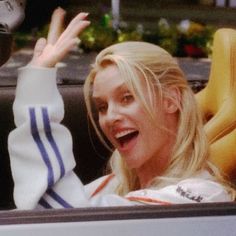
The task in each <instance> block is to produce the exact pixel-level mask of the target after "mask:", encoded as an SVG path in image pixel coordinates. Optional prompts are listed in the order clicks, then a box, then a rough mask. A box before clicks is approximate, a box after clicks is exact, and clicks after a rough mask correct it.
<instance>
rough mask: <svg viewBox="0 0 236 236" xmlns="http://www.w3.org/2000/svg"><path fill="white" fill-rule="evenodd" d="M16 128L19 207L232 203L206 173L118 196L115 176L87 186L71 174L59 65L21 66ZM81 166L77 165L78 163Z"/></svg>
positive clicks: (12, 138)
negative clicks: (57, 73)
mask: <svg viewBox="0 0 236 236" xmlns="http://www.w3.org/2000/svg"><path fill="white" fill-rule="evenodd" d="M13 111H14V118H15V124H16V129H15V130H13V131H12V132H11V133H10V135H9V140H8V144H9V153H10V159H11V168H12V175H13V179H14V184H15V187H14V199H15V204H16V206H17V208H18V209H34V208H38V207H43V208H72V207H88V206H121V205H138V204H175V203H196V202H221V201H230V200H231V198H230V196H229V194H228V193H227V191H226V190H225V189H224V187H223V186H222V185H220V184H219V183H217V182H214V181H213V180H212V179H211V177H210V175H209V174H208V173H207V172H203V173H202V174H200V175H199V176H196V177H194V178H191V179H186V180H183V181H181V182H179V183H178V184H175V185H170V186H167V187H164V188H161V189H142V190H138V191H133V192H130V193H128V194H127V195H126V196H124V197H120V196H118V195H116V194H115V193H114V191H115V188H116V186H117V184H118V180H117V179H116V177H115V176H114V175H113V174H111V175H108V176H104V177H101V178H99V179H97V180H95V181H93V182H92V183H90V184H88V185H86V186H84V185H83V184H82V183H81V181H80V179H79V178H78V177H77V175H76V174H75V173H74V172H73V168H74V167H75V160H74V156H73V153H72V139H71V134H70V132H69V130H68V129H67V128H66V127H64V126H63V125H61V124H60V122H61V120H62V119H63V116H64V107H63V101H62V97H61V95H60V94H59V92H58V89H57V84H56V69H54V68H53V69H49V68H36V67H25V68H22V69H20V70H19V78H18V85H17V89H16V98H15V102H14V106H13ZM78 165H79V163H78Z"/></svg>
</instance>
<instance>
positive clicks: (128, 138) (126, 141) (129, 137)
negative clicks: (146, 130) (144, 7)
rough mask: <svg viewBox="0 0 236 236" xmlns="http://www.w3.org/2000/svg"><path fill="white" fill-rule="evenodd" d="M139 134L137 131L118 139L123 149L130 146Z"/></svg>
mask: <svg viewBox="0 0 236 236" xmlns="http://www.w3.org/2000/svg"><path fill="white" fill-rule="evenodd" d="M138 134H139V132H138V131H137V130H135V131H132V132H129V133H127V134H125V135H123V136H121V137H118V138H116V140H117V141H118V143H119V145H120V146H121V148H123V147H125V146H126V145H128V144H129V143H130V142H131V141H132V140H134V139H135V138H136V137H137V136H138Z"/></svg>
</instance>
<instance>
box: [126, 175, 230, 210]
mask: <svg viewBox="0 0 236 236" xmlns="http://www.w3.org/2000/svg"><path fill="white" fill-rule="evenodd" d="M126 197H127V198H128V199H129V200H133V201H141V202H143V203H150V204H153V203H157V204H162V205H163V204H177V203H206V202H226V201H232V200H231V196H230V195H229V194H228V192H227V190H226V189H225V188H224V186H223V185H221V184H220V183H217V182H216V181H214V180H212V179H211V178H210V177H209V176H207V175H205V174H203V175H202V174H201V175H199V176H196V177H193V178H188V179H185V180H181V181H180V182H178V183H176V184H172V185H168V186H165V187H163V188H159V189H156V188H150V189H142V190H138V191H133V192H130V193H129V194H128V195H127V196H126Z"/></svg>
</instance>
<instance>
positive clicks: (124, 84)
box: [92, 82, 130, 101]
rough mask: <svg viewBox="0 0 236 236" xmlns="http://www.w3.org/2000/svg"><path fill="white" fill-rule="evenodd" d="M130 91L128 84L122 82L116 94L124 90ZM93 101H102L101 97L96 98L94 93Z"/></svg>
mask: <svg viewBox="0 0 236 236" xmlns="http://www.w3.org/2000/svg"><path fill="white" fill-rule="evenodd" d="M124 89H126V90H129V88H128V86H127V84H126V83H125V82H122V83H121V84H120V85H119V86H118V87H116V89H115V94H116V93H120V92H121V91H122V90H124ZM129 91H130V90H129ZM92 99H94V100H96V101H99V100H100V97H97V96H94V95H93V93H92Z"/></svg>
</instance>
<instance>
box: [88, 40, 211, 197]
mask: <svg viewBox="0 0 236 236" xmlns="http://www.w3.org/2000/svg"><path fill="white" fill-rule="evenodd" d="M109 64H115V65H116V66H117V68H118V70H119V72H120V74H121V76H122V78H123V79H124V80H125V82H126V83H127V86H128V87H129V89H130V91H131V92H132V93H133V94H134V96H135V97H136V98H138V99H139V100H140V102H141V104H142V105H143V107H144V109H145V110H146V112H147V113H148V114H150V116H151V117H154V116H153V106H154V105H155V104H154V103H155V102H154V100H156V98H158V100H159V101H161V100H162V99H163V97H166V96H168V88H169V87H170V86H171V87H174V88H176V89H178V90H179V91H180V94H181V104H180V106H179V112H178V114H179V117H178V129H177V130H178V131H177V135H176V143H175V145H174V147H173V151H172V157H171V160H170V163H169V166H168V168H167V169H166V171H165V173H164V175H163V176H157V177H156V178H154V180H153V181H152V183H151V186H152V187H160V186H166V185H168V184H170V182H172V183H176V182H178V181H180V180H181V179H185V178H188V177H191V176H194V175H196V174H198V172H199V171H200V170H202V169H205V168H207V157H208V150H209V147H208V142H207V138H206V135H205V133H204V131H203V124H202V118H201V116H200V114H199V112H198V109H197V104H196V101H195V98H194V94H193V92H192V90H191V88H190V87H189V85H188V84H187V81H186V79H185V76H184V74H183V72H182V71H181V69H180V67H179V65H178V63H177V62H176V60H175V59H174V58H173V57H172V56H171V55H170V54H169V53H168V52H166V51H165V50H164V49H162V48H160V47H158V46H156V45H153V44H150V43H145V42H124V43H119V44H115V45H113V46H110V47H108V48H106V49H104V50H103V51H101V52H100V53H99V54H98V55H97V57H96V61H95V64H94V65H93V69H92V70H91V72H90V74H89V75H88V77H87V79H86V81H85V85H84V95H85V102H86V106H87V109H88V115H89V117H90V119H91V121H92V124H93V126H94V128H95V130H96V132H97V134H98V136H99V137H100V138H101V139H102V134H101V132H100V131H99V128H98V127H97V125H96V121H95V119H94V116H93V111H92V102H91V92H92V85H93V80H94V78H95V76H96V73H97V72H98V71H100V70H102V69H104V68H105V67H106V66H107V65H109ZM140 75H141V76H140ZM143 80H144V82H145V85H146V88H147V89H146V90H145V91H144V90H143V87H142V84H143ZM141 82H142V83H141ZM144 92H146V93H148V98H149V99H148V101H147V100H145V99H144V97H145V96H144ZM110 166H111V169H112V171H113V172H114V173H115V175H116V177H117V178H118V180H119V183H120V184H119V187H118V189H117V193H118V194H120V195H124V194H126V193H127V192H129V191H132V190H135V189H137V188H139V185H138V179H137V176H136V174H135V172H134V171H133V170H129V169H128V168H127V166H126V164H125V162H124V161H123V159H122V157H121V155H120V154H119V152H118V151H117V150H114V152H113V154H112V156H111V159H110Z"/></svg>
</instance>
